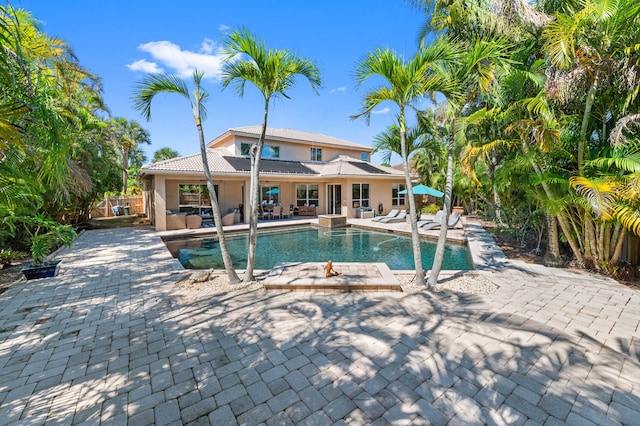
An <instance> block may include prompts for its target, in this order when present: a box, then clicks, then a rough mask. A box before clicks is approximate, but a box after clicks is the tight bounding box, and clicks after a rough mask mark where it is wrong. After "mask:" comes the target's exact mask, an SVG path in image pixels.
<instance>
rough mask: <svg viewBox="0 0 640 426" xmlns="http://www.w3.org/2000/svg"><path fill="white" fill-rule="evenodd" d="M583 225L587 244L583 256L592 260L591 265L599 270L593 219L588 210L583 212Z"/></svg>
mask: <svg viewBox="0 0 640 426" xmlns="http://www.w3.org/2000/svg"><path fill="white" fill-rule="evenodd" d="M584 227H585V233H586V239H585V240H586V242H587V243H588V246H587V247H586V250H585V258H587V256H588V258H587V260H589V259H590V260H591V262H593V266H594V267H595V268H596V269H597V270H598V271H599V270H600V259H598V242H597V241H596V232H595V229H594V224H593V220H592V219H591V215H590V214H589V212H588V211H586V212H585V218H584Z"/></svg>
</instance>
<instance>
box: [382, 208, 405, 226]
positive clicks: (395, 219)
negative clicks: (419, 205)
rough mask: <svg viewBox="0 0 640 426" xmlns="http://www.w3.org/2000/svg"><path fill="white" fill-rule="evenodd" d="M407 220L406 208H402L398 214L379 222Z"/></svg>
mask: <svg viewBox="0 0 640 426" xmlns="http://www.w3.org/2000/svg"><path fill="white" fill-rule="evenodd" d="M405 220H407V211H406V210H402V211H401V212H400V213H398V215H397V216H395V217H387V218H384V219H380V220H379V221H378V222H380V223H396V222H404V221H405Z"/></svg>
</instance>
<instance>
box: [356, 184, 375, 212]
mask: <svg viewBox="0 0 640 426" xmlns="http://www.w3.org/2000/svg"><path fill="white" fill-rule="evenodd" d="M351 202H352V203H353V208H354V209H357V208H359V207H370V206H369V184H368V183H354V184H353V185H352V186H351Z"/></svg>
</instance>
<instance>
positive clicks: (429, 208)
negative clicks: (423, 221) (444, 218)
mask: <svg viewBox="0 0 640 426" xmlns="http://www.w3.org/2000/svg"><path fill="white" fill-rule="evenodd" d="M438 210H440V207H438V206H437V205H436V204H435V203H431V204H429V205H427V206H424V207H422V213H427V214H435V213H438Z"/></svg>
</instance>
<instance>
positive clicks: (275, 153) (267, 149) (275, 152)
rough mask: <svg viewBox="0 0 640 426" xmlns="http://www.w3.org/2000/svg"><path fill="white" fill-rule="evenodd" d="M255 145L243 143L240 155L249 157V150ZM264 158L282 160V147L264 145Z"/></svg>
mask: <svg viewBox="0 0 640 426" xmlns="http://www.w3.org/2000/svg"><path fill="white" fill-rule="evenodd" d="M252 146H253V144H251V143H241V144H240V154H241V155H249V150H250V149H251V147H252ZM262 158H280V147H279V146H275V145H263V146H262Z"/></svg>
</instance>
